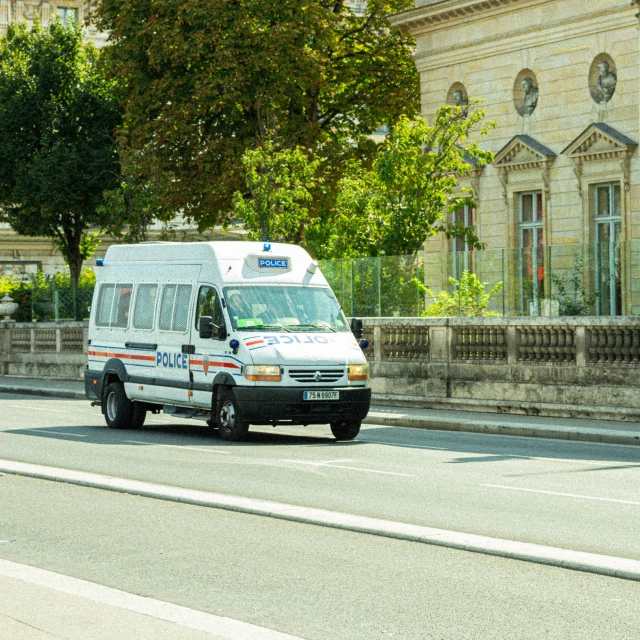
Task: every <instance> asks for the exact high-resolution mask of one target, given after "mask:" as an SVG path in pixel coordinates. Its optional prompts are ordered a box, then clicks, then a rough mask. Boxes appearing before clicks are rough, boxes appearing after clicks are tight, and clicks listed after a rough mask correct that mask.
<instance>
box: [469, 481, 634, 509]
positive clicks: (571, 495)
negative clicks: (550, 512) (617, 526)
mask: <svg viewBox="0 0 640 640" xmlns="http://www.w3.org/2000/svg"><path fill="white" fill-rule="evenodd" d="M480 486H481V487H492V488H494V489H509V490H510V491H526V492H529V493H542V494H546V495H550V496H560V497H563V498H579V499H581V500H597V501H598V502H617V503H619V504H632V505H638V506H640V502H635V501H633V500H617V499H615V498H597V497H596V496H582V495H579V494H576V493H561V492H559V491H543V490H541V489H525V488H523V487H508V486H506V485H502V484H481V485H480Z"/></svg>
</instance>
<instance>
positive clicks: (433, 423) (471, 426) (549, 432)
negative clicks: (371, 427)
mask: <svg viewBox="0 0 640 640" xmlns="http://www.w3.org/2000/svg"><path fill="white" fill-rule="evenodd" d="M363 422H364V423H365V424H381V425H385V426H388V427H411V428H412V429H431V430H437V431H462V432H465V433H481V434H492V435H501V436H521V437H526V438H550V439H554V440H572V441H574V442H599V443H603V444H623V445H635V446H640V432H636V431H624V430H615V431H614V430H611V431H602V430H599V429H589V428H588V427H558V426H549V427H545V426H542V425H535V426H533V425H531V426H529V425H523V424H518V423H508V422H497V421H492V420H484V419H476V420H469V419H464V418H462V419H461V418H431V419H430V418H417V417H412V416H407V415H403V416H392V415H385V414H384V413H379V412H376V411H375V410H373V411H371V412H370V413H369V415H368V416H367V417H366V418H365V419H364V420H363Z"/></svg>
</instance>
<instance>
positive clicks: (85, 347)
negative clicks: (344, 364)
mask: <svg viewBox="0 0 640 640" xmlns="http://www.w3.org/2000/svg"><path fill="white" fill-rule="evenodd" d="M374 348H377V347H375V345H374ZM88 351H89V327H84V328H83V329H82V353H87V352H88Z"/></svg>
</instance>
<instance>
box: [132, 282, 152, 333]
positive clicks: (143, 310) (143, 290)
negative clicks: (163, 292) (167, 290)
mask: <svg viewBox="0 0 640 640" xmlns="http://www.w3.org/2000/svg"><path fill="white" fill-rule="evenodd" d="M157 296H158V285H156V284H141V285H140V286H139V287H138V293H137V295H136V307H135V310H134V312H133V326H134V328H135V329H152V328H153V311H154V309H155V306H156V298H157Z"/></svg>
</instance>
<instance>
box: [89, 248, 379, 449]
mask: <svg viewBox="0 0 640 640" xmlns="http://www.w3.org/2000/svg"><path fill="white" fill-rule="evenodd" d="M95 271H96V281H97V282H96V290H95V293H94V297H93V303H92V306H91V318H90V322H89V347H88V360H89V361H88V365H87V369H86V372H85V390H86V393H87V396H88V397H89V398H90V399H92V400H93V404H96V405H100V407H101V409H102V412H103V414H104V416H105V420H106V422H107V425H108V426H109V427H112V428H115V429H122V428H129V429H135V428H140V427H141V426H142V425H143V423H144V420H145V417H146V414H147V413H148V412H154V413H157V412H159V411H161V410H162V411H164V412H165V413H169V414H172V415H175V416H177V417H178V416H179V417H186V418H200V419H203V420H206V421H207V422H208V423H209V424H210V425H212V426H217V427H218V430H219V433H220V436H221V437H222V438H224V439H225V440H241V439H242V438H243V437H244V436H245V435H246V433H247V430H248V428H249V425H251V424H254V425H267V424H269V425H273V426H276V425H277V424H295V425H308V424H326V423H329V424H330V426H331V431H332V433H333V435H334V436H335V438H336V439H338V440H349V439H353V438H355V437H356V436H357V434H358V432H359V430H360V424H361V421H362V420H363V418H365V417H366V415H367V412H368V410H369V404H370V400H371V389H370V388H369V385H368V379H369V365H368V364H367V361H366V359H365V357H364V354H363V352H362V348H361V346H362V347H366V344H365V342H364V341H361V342H360V343H359V342H358V338H361V336H362V333H361V330H360V331H358V330H357V325H356V331H355V334H354V332H353V331H352V329H351V327H350V326H349V324H348V323H347V321H346V319H345V317H344V314H343V313H342V310H341V309H340V305H339V303H338V301H337V300H336V298H335V296H334V295H333V292H332V291H331V288H330V287H329V285H328V283H327V281H326V279H325V278H324V276H323V275H322V273H321V272H320V270H319V269H318V265H317V263H315V262H314V261H313V260H312V259H311V257H310V256H309V254H308V253H307V252H306V251H305V250H304V249H302V248H300V247H297V246H293V245H288V244H275V243H274V244H270V243H264V244H263V243H254V242H202V243H200V242H198V243H178V242H173V243H171V242H168V243H143V244H138V245H115V246H112V247H109V249H108V251H107V253H106V256H105V258H104V260H99V261H97V264H96V270H95ZM360 325H361V323H360Z"/></svg>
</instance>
